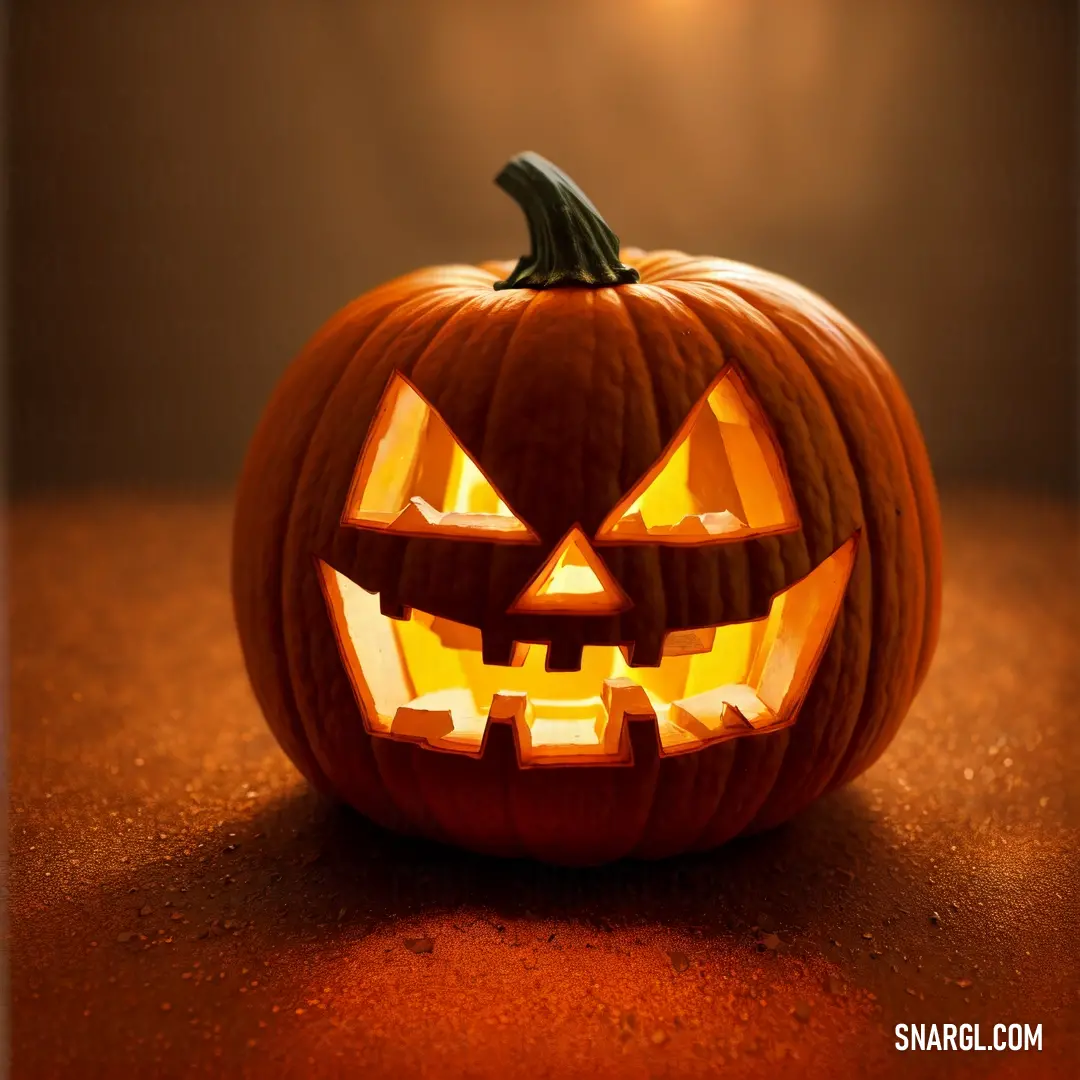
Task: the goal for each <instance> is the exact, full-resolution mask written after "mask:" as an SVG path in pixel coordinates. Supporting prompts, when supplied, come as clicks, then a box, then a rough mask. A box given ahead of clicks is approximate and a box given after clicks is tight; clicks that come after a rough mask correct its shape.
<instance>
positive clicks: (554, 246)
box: [495, 151, 638, 289]
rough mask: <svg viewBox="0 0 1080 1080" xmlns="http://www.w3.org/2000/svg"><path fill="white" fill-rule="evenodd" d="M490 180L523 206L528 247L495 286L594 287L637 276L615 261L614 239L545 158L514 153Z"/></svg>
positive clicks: (593, 210) (567, 179) (616, 241)
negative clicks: (527, 250)
mask: <svg viewBox="0 0 1080 1080" xmlns="http://www.w3.org/2000/svg"><path fill="white" fill-rule="evenodd" d="M495 183H496V184H498V185H499V187H501V188H502V189H503V191H505V192H506V193H507V194H508V195H509V196H510V197H511V198H512V199H513V200H514V201H515V202H516V203H517V204H518V206H520V207H521V209H522V210H524V211H525V220H526V221H527V222H528V225H529V243H530V245H531V248H532V250H531V251H530V252H529V254H528V255H523V256H522V257H521V258H520V259H518V264H517V266H515V267H514V269H513V272H512V273H511V274H510V276H509V277H508V278H507V279H506V280H505V281H497V282H495V288H496V289H558V288H563V287H566V286H578V287H584V288H590V289H600V288H604V287H606V286H613V285H627V284H630V283H632V282H635V281H637V280H638V272H637V271H636V270H634V269H633V268H632V267H629V266H624V265H623V264H622V263H621V262H619V238H618V237H617V236H616V235H615V234H614V233H613V232H612V231H611V229H610V228H609V227H608V224H607V222H606V221H605V220H604V219H603V218H602V217H601V216H600V214H599V213H598V211H597V209H596V207H595V206H593V204H592V203H591V202H589V200H588V198H587V197H586V195H585V193H584V192H583V191H582V190H581V188H579V187H578V186H577V184H575V183H574V181H573V180H571V179H570V177H569V176H567V175H566V173H564V172H563V171H562V170H561V169H559V168H557V167H556V166H555V165H552V163H551V162H550V161H548V160H546V159H545V158H542V157H541V156H540V155H539V154H534V153H532V152H531V151H530V152H527V153H524V154H518V156H517V157H515V158H513V159H511V160H510V161H509V162H508V163H507V165H506V167H505V168H504V169H503V171H502V172H501V173H499V175H498V176H497V177H495Z"/></svg>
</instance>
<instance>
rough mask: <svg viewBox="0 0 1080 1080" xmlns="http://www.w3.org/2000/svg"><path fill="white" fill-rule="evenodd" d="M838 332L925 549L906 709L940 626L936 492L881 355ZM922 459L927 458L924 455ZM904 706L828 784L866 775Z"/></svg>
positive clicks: (906, 406) (843, 327) (842, 323)
mask: <svg viewBox="0 0 1080 1080" xmlns="http://www.w3.org/2000/svg"><path fill="white" fill-rule="evenodd" d="M838 326H839V329H840V331H841V333H842V334H843V335H844V337H845V338H846V339H847V341H848V342H849V344H850V347H851V348H852V349H853V350H855V351H856V352H857V353H858V354H859V355H860V358H861V359H862V360H863V363H864V365H865V368H866V370H867V372H868V374H869V376H870V378H871V379H872V380H873V381H874V382H875V384H876V385H877V386H878V388H879V392H880V393H881V394H882V397H883V399H884V401H885V406H886V409H887V410H888V412H889V414H890V416H891V417H892V419H893V423H894V424H895V425H896V429H897V435H898V437H899V441H900V447H901V461H902V463H903V466H904V469H905V472H906V475H907V479H908V484H909V485H910V488H911V491H912V506H913V512H914V514H915V518H916V525H917V531H918V534H919V536H920V538H921V541H922V547H923V559H922V562H923V572H924V577H923V588H922V607H923V618H922V620H921V628H920V634H919V647H918V650H917V654H916V658H915V663H914V672H913V677H912V681H911V690H910V695H909V698H908V705H910V703H911V702H912V701H914V699H915V696H916V695H917V694H918V691H919V688H920V686H921V684H922V681H923V679H924V678H925V676H926V672H927V669H928V668H929V663H930V659H931V657H932V655H933V652H934V646H935V645H936V642H937V633H938V627H939V622H940V613H941V600H940V592H941V589H940V566H939V561H940V547H939V545H938V542H937V541H936V539H935V535H936V533H940V520H939V513H938V511H937V494H936V491H935V488H934V483H933V477H932V475H931V474H930V471H929V465H928V463H926V462H925V460H924V462H922V463H921V465H922V467H920V463H919V462H918V461H917V460H916V459H917V456H918V454H919V450H918V447H919V442H918V441H916V440H921V436H920V435H919V431H918V426H917V421H916V419H915V417H914V414H913V412H912V411H911V408H910V403H909V402H908V401H907V398H906V395H904V394H903V391H902V389H901V388H900V386H899V382H898V381H897V380H896V378H895V376H893V375H892V374H891V373H890V372H889V371H888V370H887V369H885V368H884V367H883V365H882V361H881V358H880V355H879V354H877V355H876V353H877V350H876V348H875V347H874V346H873V344H872V343H871V342H869V340H868V339H866V338H865V337H864V336H863V335H861V334H859V333H853V332H852V331H853V330H854V328H853V327H851V326H850V325H849V324H847V320H846V319H844V318H843V317H842V316H841V318H840V319H839V320H838ZM922 456H923V457H925V455H922ZM905 713H906V708H904V709H897V710H895V712H894V714H893V716H892V717H890V718H889V721H888V723H886V724H883V725H882V727H881V728H880V729H879V731H878V732H877V733H876V735H875V737H874V738H873V739H872V740H871V741H870V742H869V744H868V746H867V747H866V748H865V749H864V752H863V754H862V755H861V757H859V758H856V757H855V756H854V755H852V754H848V755H846V756H845V758H844V760H843V761H841V763H840V765H839V766H838V767H837V769H836V772H835V776H834V779H833V781H832V783H831V785H830V786H832V787H835V786H839V785H840V784H843V783H846V782H847V781H849V780H851V779H854V777H856V776H858V775H859V774H860V773H861V772H864V771H865V770H866V769H867V768H869V767H870V765H872V764H873V763H874V761H876V760H877V758H878V757H879V756H880V755H881V753H882V752H883V751H884V749H885V747H886V746H888V744H889V742H890V741H891V740H892V738H893V736H894V735H895V733H896V731H897V729H898V728H899V726H900V724H901V723H902V721H903V719H904V715H905Z"/></svg>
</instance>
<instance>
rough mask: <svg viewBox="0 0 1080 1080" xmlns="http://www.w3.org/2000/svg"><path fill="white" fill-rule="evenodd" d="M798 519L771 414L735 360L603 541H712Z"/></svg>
mask: <svg viewBox="0 0 1080 1080" xmlns="http://www.w3.org/2000/svg"><path fill="white" fill-rule="evenodd" d="M798 527H799V515H798V512H797V510H796V508H795V498H794V496H793V495H792V492H791V485H790V483H789V482H788V478H787V473H786V472H785V471H784V466H783V464H782V463H781V460H780V455H779V453H778V451H777V446H776V442H775V438H774V436H773V433H772V431H771V429H770V428H769V422H768V420H767V419H766V418H765V416H764V414H763V413H762V411H761V409H760V408H759V407H758V405H757V403H756V402H755V401H754V399H753V398H752V397H751V396H750V393H749V391H748V390H747V388H746V386H745V384H744V383H743V381H742V379H741V378H740V377H739V375H738V373H737V372H736V371H735V370H734V368H731V367H728V368H727V369H726V370H725V371H724V372H723V373H722V374H721V375H720V376H719V377H718V378H717V379H716V381H715V382H714V383H713V384H712V385H711V386H710V387H709V389H708V390H707V391H706V392H705V395H704V396H703V397H702V399H701V400H700V401H699V402H698V403H697V405H695V406H694V408H693V409H692V410H691V412H690V415H689V416H688V417H687V419H686V422H685V423H684V424H683V426H682V427H681V428H680V429H679V432H678V434H677V435H676V436H675V438H674V439H672V441H671V443H670V444H669V446H668V448H667V449H666V450H665V451H664V453H663V454H662V455H661V456H660V458H659V459H658V460H657V461H656V463H655V464H654V465H653V467H652V468H651V469H649V471H648V472H647V473H646V474H645V475H644V476H643V477H642V478H641V479H640V480H639V481H638V483H637V484H635V485H634V487H633V488H632V489H631V491H630V493H629V494H628V495H627V496H626V497H625V498H624V499H623V500H622V501H621V502H620V503H619V504H618V506H616V507H615V509H614V510H612V512H611V513H610V514H608V516H607V517H606V518H605V519H604V522H603V524H602V525H601V526H600V529H599V531H598V532H597V534H596V541H597V543H619V544H626V543H645V542H651V543H665V544H708V543H719V542H722V541H725V540H744V539H746V538H748V537H753V536H767V535H770V534H772V533H780V532H790V531H792V530H794V529H797V528H798Z"/></svg>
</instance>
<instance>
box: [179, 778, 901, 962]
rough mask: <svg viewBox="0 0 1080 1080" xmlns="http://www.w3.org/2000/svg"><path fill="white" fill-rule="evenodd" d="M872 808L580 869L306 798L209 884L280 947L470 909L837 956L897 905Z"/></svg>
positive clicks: (856, 796)
mask: <svg viewBox="0 0 1080 1080" xmlns="http://www.w3.org/2000/svg"><path fill="white" fill-rule="evenodd" d="M867 798H868V796H867V794H866V793H865V792H864V791H863V790H862V789H861V788H860V787H858V786H849V787H847V788H846V789H843V790H841V791H839V792H836V793H834V794H832V795H830V796H828V797H827V798H825V799H823V800H820V801H819V802H818V803H817V804H815V805H814V806H812V807H811V808H809V809H808V810H807V811H805V812H804V813H803V814H802V815H800V816H799V817H797V818H796V819H795V820H793V821H791V822H788V823H787V824H785V825H782V826H779V827H778V828H775V829H773V830H770V831H768V832H764V833H760V834H758V835H755V836H749V837H744V838H740V839H738V840H735V841H733V842H731V843H729V844H727V845H725V846H724V847H722V848H719V849H717V850H715V851H712V852H707V853H703V854H693V855H683V856H678V857H675V858H670V859H665V860H660V861H655V862H645V861H640V860H623V861H621V862H617V863H612V864H608V865H605V866H600V867H595V868H568V867H560V866H551V865H546V864H541V863H537V862H533V861H530V860H524V859H498V858H494V857H490V856H485V855H477V854H472V853H469V852H463V851H461V850H458V849H455V848H450V847H447V846H444V845H441V844H438V843H435V842H432V841H427V840H421V839H416V838H412V837H402V836H398V835H396V834H393V833H390V832H388V831H386V830H384V829H382V828H380V827H379V826H376V825H374V824H372V823H370V822H369V821H367V820H366V819H364V818H363V817H361V816H360V815H359V814H357V813H356V812H355V811H353V810H351V809H349V808H348V807H345V806H341V805H338V804H332V803H329V802H326V801H325V800H323V799H321V798H320V797H319V796H317V795H316V794H314V793H312V792H307V791H302V792H299V793H297V794H296V795H295V796H292V797H290V798H287V799H284V800H282V801H280V802H279V803H277V804H275V805H273V806H271V807H269V808H267V810H266V811H265V812H264V813H263V814H262V815H261V816H259V817H257V818H255V819H254V820H250V819H249V820H247V821H245V822H244V823H243V824H240V823H237V824H236V825H234V826H232V827H231V828H230V829H229V831H230V832H231V833H232V834H234V835H235V836H236V837H237V843H236V844H232V845H227V846H226V848H225V849H223V850H221V851H220V852H218V853H217V854H211V855H210V856H209V857H208V859H207V862H206V864H205V866H203V867H200V872H199V877H200V878H202V879H203V880H204V881H206V880H207V879H209V880H211V881H214V880H216V881H218V882H219V883H222V887H223V888H228V889H230V890H231V896H232V900H231V907H230V910H231V911H233V912H234V913H235V915H234V917H235V918H238V919H241V920H244V921H246V922H248V923H249V924H250V925H251V926H253V927H256V928H260V929H259V932H260V933H261V934H262V935H263V936H264V937H265V938H266V939H267V944H268V945H278V946H281V945H287V944H288V943H289V941H290V940H295V939H297V938H299V939H309V940H311V939H312V938H313V937H319V936H321V934H322V933H325V932H327V930H328V929H331V930H332V931H333V932H343V933H349V932H356V931H360V932H370V931H373V930H376V929H378V928H380V927H384V926H388V925H390V924H393V923H394V922H396V921H399V920H402V919H409V920H413V921H414V922H415V920H417V919H421V920H422V919H423V917H424V916H425V915H435V914H445V913H447V912H454V911H459V910H466V909H467V910H468V911H470V912H472V913H475V914H480V915H481V916H483V915H484V914H485V913H486V914H487V915H489V916H490V917H491V919H492V920H497V919H499V918H505V919H508V920H510V919H525V920H529V919H534V920H537V921H552V920H554V921H560V922H577V923H586V924H591V925H592V926H594V927H596V928H598V929H599V930H601V931H604V930H613V929H615V928H617V927H631V926H632V927H642V928H644V927H652V928H665V929H681V930H692V931H693V932H695V933H698V934H704V935H708V936H714V935H720V936H731V935H736V936H744V935H746V934H749V933H752V932H754V931H756V930H758V929H760V930H761V931H766V932H772V931H778V932H780V933H783V932H785V931H791V932H794V933H798V934H799V936H800V937H802V938H807V937H809V938H811V939H813V938H819V939H820V941H821V942H822V943H825V942H828V940H829V939H830V937H832V936H835V934H836V933H837V924H838V921H840V922H842V921H843V920H844V919H845V918H846V916H844V915H843V909H844V908H845V907H846V906H847V907H849V906H852V904H851V902H852V900H853V899H855V900H857V907H858V908H859V910H860V912H861V913H862V914H864V915H865V916H867V917H868V918H869V919H870V920H873V919H874V916H875V915H877V916H878V918H879V919H882V918H886V917H887V916H888V915H889V913H890V912H892V910H893V909H894V908H895V905H896V903H897V895H898V894H897V886H898V885H899V882H900V878H898V877H897V875H896V869H897V850H898V848H897V844H896V842H895V837H894V836H892V835H890V834H889V833H888V832H885V831H883V830H882V829H881V827H880V824H879V822H878V819H877V818H876V816H875V815H874V814H873V813H872V812H871V811H870V809H869V806H868V803H867ZM907 879H908V880H909V881H910V880H911V876H910V875H907ZM906 899H907V902H908V903H917V902H918V898H917V897H916V898H912V897H907V898H906Z"/></svg>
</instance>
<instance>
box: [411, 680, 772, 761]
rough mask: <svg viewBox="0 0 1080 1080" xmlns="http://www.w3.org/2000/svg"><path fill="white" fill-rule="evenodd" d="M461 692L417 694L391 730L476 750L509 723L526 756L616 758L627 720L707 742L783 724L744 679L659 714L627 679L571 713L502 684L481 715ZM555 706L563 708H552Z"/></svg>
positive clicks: (624, 746)
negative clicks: (490, 728)
mask: <svg viewBox="0 0 1080 1080" xmlns="http://www.w3.org/2000/svg"><path fill="white" fill-rule="evenodd" d="M460 694H461V700H460V701H454V700H450V698H451V697H452V696H453V693H452V692H451V693H450V694H445V695H441V697H440V700H439V702H438V703H429V702H423V700H422V699H417V700H416V701H413V702H410V703H409V704H408V705H402V706H401V707H400V708H398V710H397V712H396V713H395V715H394V718H393V721H392V723H391V725H390V734H391V735H394V736H397V737H399V738H407V739H414V740H416V741H419V742H424V743H428V744H429V745H432V746H434V747H436V748H438V747H439V746H440V745H443V746H446V745H447V744H452V745H455V746H457V747H458V748H463V747H464V745H465V744H471V745H474V746H475V747H476V748H477V749H478V748H479V747H480V746H481V745H482V743H483V737H484V733H485V731H486V728H487V725H488V724H489V723H496V724H509V725H511V727H512V728H513V729H514V733H515V737H516V740H517V742H518V746H519V750H520V752H521V753H522V756H523V758H529V759H535V758H544V759H549V760H550V759H552V758H563V757H567V758H572V757H573V756H575V755H583V753H584V752H585V750H586V748H589V752H588V756H589V757H590V758H591V759H595V758H596V757H604V758H607V759H619V758H621V757H622V756H624V755H625V753H626V751H627V740H626V739H625V738H624V733H625V730H626V723H627V721H628V720H633V721H635V722H638V721H651V722H652V723H654V724H663V725H665V726H667V727H672V728H676V729H679V730H680V731H682V732H685V734H686V735H687V736H690V737H691V739H693V740H694V741H709V742H713V741H719V740H721V739H724V738H734V737H737V736H739V735H747V734H750V733H752V732H755V731H764V730H771V729H774V728H776V727H778V726H783V725H781V724H780V723H779V718H778V717H777V716H776V714H775V713H773V711H772V710H771V709H769V708H768V706H767V705H765V704H764V702H762V701H761V699H760V698H759V697H758V696H757V694H755V693H754V691H753V690H752V689H751V688H750V687H749V686H746V685H745V684H732V685H729V686H722V687H719V688H718V689H716V690H710V691H708V692H707V693H704V694H697V695H695V696H694V697H691V698H684V699H682V700H680V701H675V702H673V703H672V704H671V705H670V706H669V707H667V708H663V707H661V708H660V713H661V715H658V714H657V709H656V707H654V704H653V702H652V701H651V700H650V698H649V696H648V694H647V693H646V692H645V689H644V688H643V687H642V686H640V685H639V684H638V683H636V682H634V681H633V680H632V679H628V678H611V679H605V680H604V683H603V689H602V692H601V697H600V699H599V701H598V702H597V703H596V705H595V706H594V707H590V703H587V702H580V703H576V705H574V706H571V707H570V709H573V710H574V711H576V712H577V713H579V714H580V715H577V716H573V715H566V713H567V712H568V711H569V710H568V708H567V707H566V706H555V705H553V703H551V702H544V701H542V700H538V701H537V702H536V703H535V704H534V702H533V701H532V700H531V699H530V697H529V695H528V694H527V693H525V692H524V691H510V690H505V691H501V692H499V693H497V694H495V696H494V697H493V699H492V701H491V705H490V708H489V709H488V715H487V716H486V717H480V716H477V715H476V710H475V706H474V705H473V703H472V701H471V699H468V700H466V698H467V697H468V693H467V691H461V692H460ZM553 712H556V713H557V712H562V713H563V715H551V714H552V713H553ZM455 715H456V716H457V722H456V723H455Z"/></svg>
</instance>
